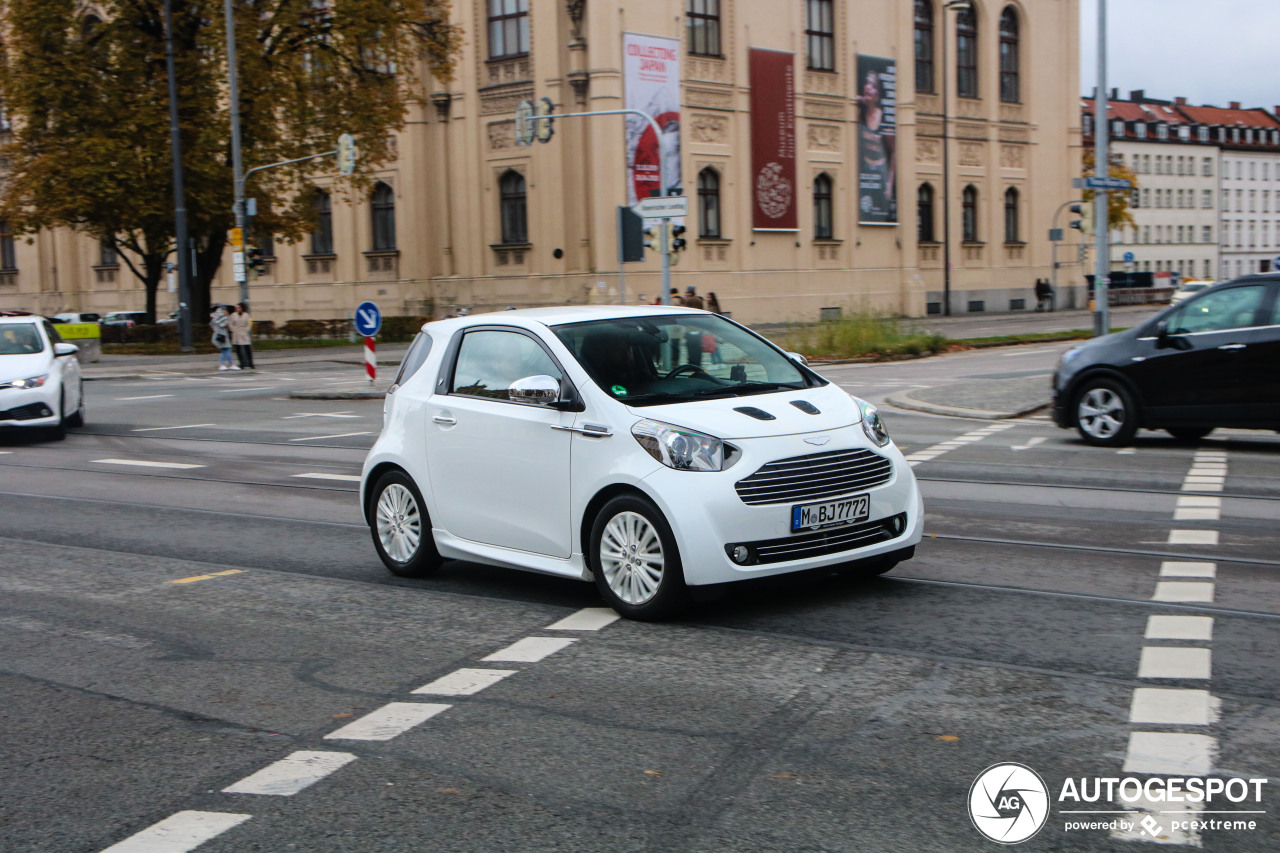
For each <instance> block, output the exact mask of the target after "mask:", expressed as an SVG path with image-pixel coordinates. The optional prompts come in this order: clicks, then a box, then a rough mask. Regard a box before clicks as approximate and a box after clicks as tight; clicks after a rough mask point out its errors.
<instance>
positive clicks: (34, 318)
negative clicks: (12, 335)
mask: <svg viewBox="0 0 1280 853" xmlns="http://www.w3.org/2000/svg"><path fill="white" fill-rule="evenodd" d="M43 319H44V318H43V317H41V316H39V315H37V314H23V315H21V316H17V317H14V316H0V323H31V322H36V323H38V322H40V321H41V320H43Z"/></svg>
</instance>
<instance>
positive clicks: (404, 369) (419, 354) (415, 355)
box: [391, 332, 431, 385]
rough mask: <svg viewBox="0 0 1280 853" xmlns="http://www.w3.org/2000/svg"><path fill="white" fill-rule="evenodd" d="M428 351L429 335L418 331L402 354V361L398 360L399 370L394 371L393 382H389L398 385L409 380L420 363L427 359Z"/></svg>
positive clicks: (429, 348) (429, 345) (429, 350)
mask: <svg viewBox="0 0 1280 853" xmlns="http://www.w3.org/2000/svg"><path fill="white" fill-rule="evenodd" d="M430 352H431V336H430V335H428V334H427V333H426V332H418V336H417V337H416V338H414V339H413V343H412V344H410V345H409V351H408V352H406V353H405V354H404V361H402V362H400V370H399V372H398V373H396V380H395V382H392V383H391V384H392V385H400V384H403V383H405V382H407V381H409V378H410V377H411V376H413V374H415V373H417V372H418V368H419V367H422V363H423V362H424V361H426V360H427V355H428V354H429V353H430Z"/></svg>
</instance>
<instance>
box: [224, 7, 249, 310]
mask: <svg viewBox="0 0 1280 853" xmlns="http://www.w3.org/2000/svg"><path fill="white" fill-rule="evenodd" d="M223 11H224V13H225V15H226V19H227V100H228V101H229V105H228V109H229V110H230V112H231V174H232V180H233V181H234V182H235V205H234V210H235V214H236V228H237V229H239V233H240V234H241V235H242V239H243V235H244V233H245V220H246V218H247V217H246V216H245V204H244V179H245V175H244V161H243V159H242V158H241V155H240V77H239V73H238V72H237V69H236V65H237V63H236V19H235V15H234V13H233V12H232V4H231V0H224V3H223ZM233 251H234V252H235V253H236V254H238V255H239V257H237V258H235V261H236V263H235V275H236V279H237V280H238V281H239V283H240V301H241V302H243V303H245V304H246V305H247V304H248V303H249V276H248V272H247V271H246V269H245V264H244V245H243V244H241V245H239V246H235V247H233Z"/></svg>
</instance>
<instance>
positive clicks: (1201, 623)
mask: <svg viewBox="0 0 1280 853" xmlns="http://www.w3.org/2000/svg"><path fill="white" fill-rule="evenodd" d="M1145 636H1146V638H1147V639H1148V640H1203V641H1205V642H1210V641H1212V640H1213V617H1212V616H1163V615H1158V616H1148V617H1147V633H1146V635H1145Z"/></svg>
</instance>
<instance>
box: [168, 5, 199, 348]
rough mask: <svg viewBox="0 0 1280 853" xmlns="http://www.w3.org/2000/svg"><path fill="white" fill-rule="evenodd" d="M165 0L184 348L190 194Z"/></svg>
mask: <svg viewBox="0 0 1280 853" xmlns="http://www.w3.org/2000/svg"><path fill="white" fill-rule="evenodd" d="M172 6H173V4H172V2H171V0H164V61H165V70H166V71H167V73H168V77H169V140H170V147H171V150H172V151H173V225H174V231H175V232H176V233H175V235H174V237H175V240H176V243H177V252H178V335H179V339H180V342H179V348H180V349H181V350H182V352H194V351H195V346H194V345H193V344H192V340H191V265H190V263H189V262H188V260H187V197H186V191H185V189H184V188H183V185H182V134H181V132H180V128H179V124H178V83H177V77H176V74H175V73H174V68H173V9H172Z"/></svg>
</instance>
